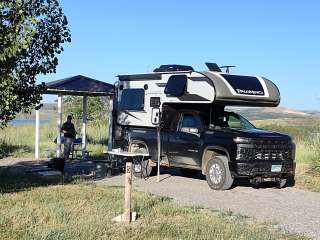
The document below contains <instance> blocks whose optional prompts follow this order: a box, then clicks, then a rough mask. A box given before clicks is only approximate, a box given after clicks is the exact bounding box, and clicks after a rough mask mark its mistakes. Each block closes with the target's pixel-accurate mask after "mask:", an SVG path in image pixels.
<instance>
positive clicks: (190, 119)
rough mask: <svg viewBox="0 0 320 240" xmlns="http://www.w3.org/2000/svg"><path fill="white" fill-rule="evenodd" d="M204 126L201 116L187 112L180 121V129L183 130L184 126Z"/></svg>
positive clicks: (198, 127)
mask: <svg viewBox="0 0 320 240" xmlns="http://www.w3.org/2000/svg"><path fill="white" fill-rule="evenodd" d="M201 127H202V121H201V119H200V117H199V116H197V115H194V114H190V113H185V114H183V115H182V118H181V120H180V123H179V128H178V131H181V130H182V129H183V128H197V129H200V128H201Z"/></svg>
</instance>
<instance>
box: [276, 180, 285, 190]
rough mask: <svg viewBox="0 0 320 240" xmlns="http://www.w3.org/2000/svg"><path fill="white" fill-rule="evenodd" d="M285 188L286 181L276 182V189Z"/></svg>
mask: <svg viewBox="0 0 320 240" xmlns="http://www.w3.org/2000/svg"><path fill="white" fill-rule="evenodd" d="M286 186H287V179H286V178H281V179H279V180H278V181H277V188H284V187H286Z"/></svg>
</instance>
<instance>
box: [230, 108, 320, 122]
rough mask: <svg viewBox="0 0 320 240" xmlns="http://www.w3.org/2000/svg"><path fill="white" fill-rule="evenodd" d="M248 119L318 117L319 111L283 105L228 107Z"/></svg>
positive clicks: (319, 115)
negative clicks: (302, 109) (301, 109)
mask: <svg viewBox="0 0 320 240" xmlns="http://www.w3.org/2000/svg"><path fill="white" fill-rule="evenodd" d="M227 109H229V110H232V111H234V112H237V113H240V114H241V115H243V116H244V117H246V118H248V119H250V120H264V119H280V118H313V117H317V118H320V111H300V110H295V109H290V108H285V107H250V108H249V107H228V108H227Z"/></svg>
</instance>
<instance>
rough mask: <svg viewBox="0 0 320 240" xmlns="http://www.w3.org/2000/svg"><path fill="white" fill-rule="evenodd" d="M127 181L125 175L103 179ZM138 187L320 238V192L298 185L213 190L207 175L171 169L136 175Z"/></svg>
mask: <svg viewBox="0 0 320 240" xmlns="http://www.w3.org/2000/svg"><path fill="white" fill-rule="evenodd" d="M100 182H102V183H104V184H108V185H123V182H124V178H123V176H115V177H112V178H106V179H104V180H102V181H100ZM134 188H135V190H139V191H145V192H151V193H153V194H156V195H161V196H167V197H170V198H173V199H174V200H175V201H177V202H179V203H182V204H185V205H196V206H203V207H208V208H214V209H221V210H225V211H229V210H230V211H232V212H233V213H235V214H241V215H245V216H249V217H253V218H256V219H258V220H263V221H271V222H273V223H276V224H278V226H279V227H280V228H281V229H283V230H286V231H290V232H295V233H300V234H305V235H306V236H309V237H312V238H314V239H320V193H314V192H309V191H304V190H300V189H296V188H286V189H276V188H271V187H269V188H259V189H254V188H252V187H251V186H245V184H244V185H242V186H236V187H235V188H233V189H231V190H228V191H213V190H211V189H210V188H209V187H208V186H207V183H206V181H205V180H204V179H199V178H187V177H182V176H179V174H176V173H172V172H167V173H165V174H162V175H161V182H160V183H156V177H151V178H149V179H148V180H143V179H139V180H138V179H135V180H134Z"/></svg>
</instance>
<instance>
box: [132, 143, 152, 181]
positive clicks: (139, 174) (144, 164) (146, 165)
mask: <svg viewBox="0 0 320 240" xmlns="http://www.w3.org/2000/svg"><path fill="white" fill-rule="evenodd" d="M132 152H134V153H147V149H145V148H134V150H133V151H132ZM132 168H133V176H135V177H136V178H147V177H149V176H151V175H152V174H153V172H154V171H153V170H154V167H152V166H150V162H149V159H145V160H142V161H141V163H135V162H133V164H132ZM137 169H139V170H140V171H137Z"/></svg>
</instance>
